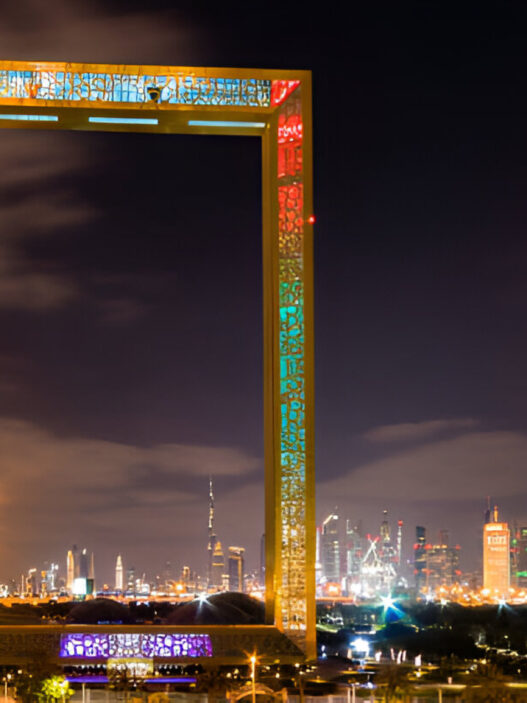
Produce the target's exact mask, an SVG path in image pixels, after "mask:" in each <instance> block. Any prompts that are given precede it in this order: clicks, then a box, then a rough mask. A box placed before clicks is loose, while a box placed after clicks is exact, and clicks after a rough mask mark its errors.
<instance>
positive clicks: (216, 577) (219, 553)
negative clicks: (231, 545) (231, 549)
mask: <svg viewBox="0 0 527 703" xmlns="http://www.w3.org/2000/svg"><path fill="white" fill-rule="evenodd" d="M224 575H225V555H224V553H223V548H222V546H221V542H220V540H218V541H217V542H216V544H215V546H214V554H213V555H212V568H211V574H210V578H211V583H210V585H211V586H212V587H213V588H223V577H224Z"/></svg>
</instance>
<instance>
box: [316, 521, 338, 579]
mask: <svg viewBox="0 0 527 703" xmlns="http://www.w3.org/2000/svg"><path fill="white" fill-rule="evenodd" d="M320 552H321V554H320V556H321V562H322V575H323V577H324V578H325V579H326V581H331V582H335V583H338V582H339V581H340V539H339V516H338V515H337V511H336V509H335V512H334V513H331V515H328V516H327V518H326V519H325V520H324V522H323V523H322V534H321V535H320Z"/></svg>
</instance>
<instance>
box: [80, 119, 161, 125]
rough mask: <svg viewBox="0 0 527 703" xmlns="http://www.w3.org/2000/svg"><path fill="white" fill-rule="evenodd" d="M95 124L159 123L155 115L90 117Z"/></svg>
mask: <svg viewBox="0 0 527 703" xmlns="http://www.w3.org/2000/svg"><path fill="white" fill-rule="evenodd" d="M88 122H93V123H95V124H154V125H155V124H159V120H156V118H155V117H88Z"/></svg>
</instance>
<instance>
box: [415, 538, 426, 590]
mask: <svg viewBox="0 0 527 703" xmlns="http://www.w3.org/2000/svg"><path fill="white" fill-rule="evenodd" d="M414 576H415V587H416V589H417V592H418V593H422V592H423V590H424V589H425V588H426V528H425V527H423V526H422V525H417V527H416V528H415V544H414Z"/></svg>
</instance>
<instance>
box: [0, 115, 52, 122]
mask: <svg viewBox="0 0 527 703" xmlns="http://www.w3.org/2000/svg"><path fill="white" fill-rule="evenodd" d="M0 120H22V121H24V122H58V121H59V118H58V117H57V116H56V115H15V114H12V115H0Z"/></svg>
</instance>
